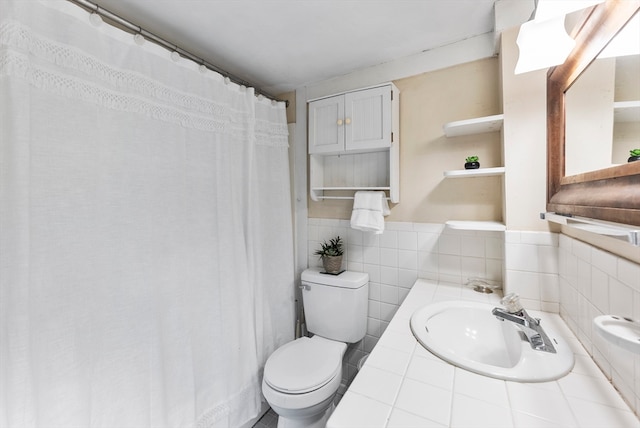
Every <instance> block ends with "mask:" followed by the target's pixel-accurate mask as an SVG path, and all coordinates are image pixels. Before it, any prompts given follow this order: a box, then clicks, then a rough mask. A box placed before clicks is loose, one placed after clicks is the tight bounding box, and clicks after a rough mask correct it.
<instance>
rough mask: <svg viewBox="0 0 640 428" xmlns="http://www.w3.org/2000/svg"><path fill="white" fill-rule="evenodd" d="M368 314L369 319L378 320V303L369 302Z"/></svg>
mask: <svg viewBox="0 0 640 428" xmlns="http://www.w3.org/2000/svg"><path fill="white" fill-rule="evenodd" d="M368 314H369V316H370V317H371V318H376V319H380V302H377V301H374V300H369V311H368Z"/></svg>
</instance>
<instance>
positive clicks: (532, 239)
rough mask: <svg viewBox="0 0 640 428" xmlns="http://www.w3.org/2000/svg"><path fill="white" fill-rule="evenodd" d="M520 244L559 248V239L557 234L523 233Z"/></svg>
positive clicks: (521, 233)
mask: <svg viewBox="0 0 640 428" xmlns="http://www.w3.org/2000/svg"><path fill="white" fill-rule="evenodd" d="M520 242H522V243H523V244H533V245H543V246H551V247H557V246H558V243H559V238H558V234H557V233H551V232H533V231H521V232H520Z"/></svg>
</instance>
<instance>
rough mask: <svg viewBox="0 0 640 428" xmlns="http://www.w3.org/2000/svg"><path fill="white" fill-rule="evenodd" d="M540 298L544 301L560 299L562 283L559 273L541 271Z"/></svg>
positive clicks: (557, 300)
mask: <svg viewBox="0 0 640 428" xmlns="http://www.w3.org/2000/svg"><path fill="white" fill-rule="evenodd" d="M538 282H539V287H540V300H542V301H544V302H559V301H560V285H559V279H558V275H553V274H547V273H541V274H539V276H538Z"/></svg>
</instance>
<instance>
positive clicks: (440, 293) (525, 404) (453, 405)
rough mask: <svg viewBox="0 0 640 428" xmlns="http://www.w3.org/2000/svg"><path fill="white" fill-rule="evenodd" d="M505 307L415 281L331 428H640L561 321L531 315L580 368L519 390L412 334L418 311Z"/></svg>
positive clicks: (451, 288)
mask: <svg viewBox="0 0 640 428" xmlns="http://www.w3.org/2000/svg"><path fill="white" fill-rule="evenodd" d="M463 298H464V299H466V300H476V301H481V302H489V303H491V304H496V305H497V304H498V301H499V297H498V296H496V295H495V294H494V295H482V294H479V293H474V292H471V291H470V290H468V289H466V288H463V287H461V286H459V285H452V284H437V283H435V282H431V281H427V280H421V279H419V280H418V281H416V283H415V285H414V286H413V288H412V290H411V292H410V293H409V295H408V296H407V298H406V299H405V301H404V303H403V304H402V306H401V307H400V308H399V309H398V312H397V313H396V315H395V316H394V318H393V320H392V321H391V323H390V324H389V326H388V328H387V329H386V331H385V332H384V334H383V335H382V337H381V338H380V341H379V342H378V344H377V345H376V347H375V348H374V349H373V351H372V352H371V354H370V355H369V358H368V359H367V361H366V363H365V365H364V366H363V368H362V370H361V371H360V372H359V373H358V375H357V376H356V378H355V379H354V380H353V382H352V383H351V386H350V387H349V389H348V390H347V392H346V393H345V395H344V397H343V398H342V400H341V401H340V404H339V405H338V407H337V408H336V410H335V412H334V413H333V415H332V416H331V418H330V419H329V422H328V423H327V428H359V427H362V428H376V427H380V428H384V427H389V428H391V427H419V428H428V427H487V428H497V427H536V428H538V427H540V428H543V427H558V428H559V427H562V428H567V427H598V428H604V427H607V428H613V427H624V428H628V427H640V421H639V420H638V418H637V417H636V416H635V415H634V414H633V412H632V411H631V410H630V409H629V406H627V404H626V403H625V402H624V401H623V400H622V398H621V397H620V395H619V394H618V392H617V391H616V390H615V389H614V388H613V386H611V384H610V383H609V381H608V380H607V379H606V377H605V376H604V374H602V372H601V371H600V369H599V368H598V367H597V366H596V365H595V363H594V362H593V360H592V359H591V358H590V357H589V355H588V354H587V352H586V351H585V350H584V348H583V347H582V345H581V344H580V342H579V341H578V340H577V339H576V338H575V336H574V335H573V334H572V333H571V331H570V330H569V328H568V327H567V326H566V325H565V324H564V322H563V321H562V319H561V318H560V317H559V316H558V315H556V314H550V313H538V314H536V312H535V311H529V312H530V313H531V314H532V315H534V316H538V317H541V318H542V320H543V323H547V324H549V325H552V326H553V328H554V329H555V330H556V331H557V332H558V333H560V334H562V336H563V337H564V338H565V339H566V341H567V342H568V343H569V344H570V345H571V347H572V349H573V351H574V354H575V360H576V362H575V366H574V368H573V370H572V371H571V373H569V374H568V375H567V376H565V377H563V378H561V379H559V380H557V381H553V382H544V383H519V382H508V381H503V380H499V379H493V378H489V377H486V376H481V375H478V374H475V373H472V372H469V371H467V370H464V369H460V368H458V367H455V366H453V365H450V364H448V363H446V362H445V361H443V360H441V359H439V358H438V357H436V356H435V355H433V354H431V353H430V352H429V351H427V350H426V349H424V348H423V347H422V345H420V343H418V342H417V341H416V339H415V338H414V337H413V335H412V333H411V329H410V327H409V320H410V318H411V314H412V313H413V312H414V311H415V310H416V309H418V308H420V307H422V306H424V305H426V304H429V303H432V302H436V301H443V300H459V299H463Z"/></svg>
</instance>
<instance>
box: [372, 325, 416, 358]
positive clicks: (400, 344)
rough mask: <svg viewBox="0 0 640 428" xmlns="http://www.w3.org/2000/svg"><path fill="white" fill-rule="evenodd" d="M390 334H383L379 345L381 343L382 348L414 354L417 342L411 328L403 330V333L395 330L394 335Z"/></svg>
mask: <svg viewBox="0 0 640 428" xmlns="http://www.w3.org/2000/svg"><path fill="white" fill-rule="evenodd" d="M390 325H391V324H390ZM388 333H389V330H387V334H383V335H382V337H381V338H380V341H379V342H378V343H380V345H381V346H386V347H387V348H392V349H396V350H398V351H402V352H413V349H414V348H415V347H416V343H417V342H416V339H415V337H413V334H411V330H410V329H409V328H406V329H402V331H399V330H393V333H394V334H388Z"/></svg>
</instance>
